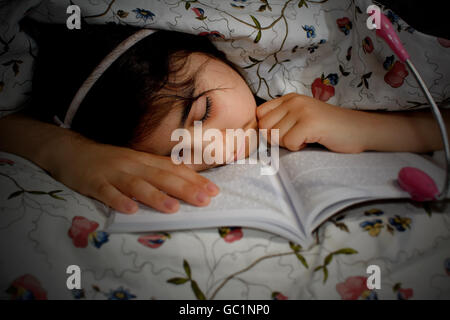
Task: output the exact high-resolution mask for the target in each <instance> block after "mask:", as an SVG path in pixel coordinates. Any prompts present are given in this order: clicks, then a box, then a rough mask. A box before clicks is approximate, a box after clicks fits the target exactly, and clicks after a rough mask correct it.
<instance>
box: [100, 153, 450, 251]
mask: <svg viewBox="0 0 450 320" xmlns="http://www.w3.org/2000/svg"><path fill="white" fill-rule="evenodd" d="M279 165H280V166H279V170H278V173H277V174H276V175H272V176H270V175H261V174H260V168H261V166H262V164H256V165H255V164H235V163H234V164H229V165H226V166H223V167H219V168H214V169H211V170H209V171H206V172H204V173H203V174H204V176H206V177H207V178H209V179H210V180H211V181H214V183H216V184H217V185H218V186H219V187H220V189H221V192H220V194H219V195H218V196H216V197H215V198H213V199H212V200H211V203H210V205H209V206H207V207H202V208H199V207H195V206H192V205H188V204H184V203H183V204H181V206H180V210H179V212H178V213H175V214H161V213H159V212H157V211H155V210H153V209H151V208H149V207H146V206H144V205H140V208H139V210H138V212H137V213H136V214H133V215H125V214H120V213H117V212H114V211H112V212H111V214H110V216H109V218H108V222H107V225H106V231H108V232H147V231H170V230H182V229H196V228H206V227H221V226H243V227H250V228H256V229H261V230H265V231H268V232H271V233H275V234H278V235H280V236H282V237H285V238H287V239H289V240H291V241H293V242H295V243H298V244H300V245H302V246H303V247H307V246H309V245H311V244H312V243H313V242H314V241H313V235H312V233H313V231H314V230H315V229H316V228H317V227H318V226H319V225H320V224H321V223H323V222H324V221H325V220H327V219H328V218H330V217H331V216H333V215H334V214H336V213H337V212H339V211H340V210H342V209H344V208H346V207H348V206H350V205H353V204H356V203H360V202H364V201H369V200H377V199H396V198H410V196H409V194H408V193H406V192H405V191H403V190H402V189H401V188H400V187H399V186H398V185H397V174H398V172H399V171H400V169H401V168H403V167H406V166H411V167H416V168H419V169H421V170H423V171H425V172H426V173H427V174H428V175H430V176H431V178H433V179H434V181H435V182H436V184H437V186H438V188H439V189H441V188H442V184H443V181H444V170H443V169H442V168H440V167H438V166H437V165H436V164H434V163H433V162H431V161H430V160H427V159H426V158H424V157H423V156H420V155H417V154H412V153H382V152H364V153H361V154H340V153H334V152H330V151H327V150H324V149H320V148H307V149H304V150H302V151H300V152H288V151H286V150H284V149H280V163H279Z"/></svg>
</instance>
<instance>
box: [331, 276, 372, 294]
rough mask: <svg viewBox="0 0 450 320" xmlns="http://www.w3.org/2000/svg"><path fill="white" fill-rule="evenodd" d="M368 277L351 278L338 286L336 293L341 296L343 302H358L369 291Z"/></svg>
mask: <svg viewBox="0 0 450 320" xmlns="http://www.w3.org/2000/svg"><path fill="white" fill-rule="evenodd" d="M366 283H367V278H366V277H359V276H355V277H349V278H347V279H346V280H345V282H341V283H338V284H337V285H336V291H337V292H338V293H339V295H340V296H341V298H342V300H356V299H358V298H359V297H361V295H362V294H363V293H364V292H365V291H368V290H369V289H368V288H367V284H366Z"/></svg>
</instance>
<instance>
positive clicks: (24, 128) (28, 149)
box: [0, 113, 89, 174]
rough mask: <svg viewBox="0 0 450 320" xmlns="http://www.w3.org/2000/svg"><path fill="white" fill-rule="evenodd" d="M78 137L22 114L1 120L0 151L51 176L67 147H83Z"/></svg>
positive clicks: (66, 153)
mask: <svg viewBox="0 0 450 320" xmlns="http://www.w3.org/2000/svg"><path fill="white" fill-rule="evenodd" d="M86 142H89V140H88V139H86V138H84V137H82V136H81V135H80V134H78V133H76V132H74V131H72V130H67V129H63V128H60V127H58V126H56V125H52V124H48V123H45V122H42V121H39V120H35V119H33V118H31V117H29V116H28V115H26V114H24V113H16V114H12V115H9V116H6V117H4V118H1V119H0V150H1V151H6V152H10V153H14V154H17V155H19V156H22V157H24V158H27V159H29V160H30V161H32V162H34V163H36V164H37V165H38V166H40V167H41V168H43V169H44V170H46V171H48V172H50V173H51V174H53V173H54V170H55V168H56V167H57V164H58V163H61V161H63V160H64V157H70V155H69V154H68V150H69V148H68V147H69V146H70V145H72V146H73V144H74V143H86Z"/></svg>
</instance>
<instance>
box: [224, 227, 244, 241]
mask: <svg viewBox="0 0 450 320" xmlns="http://www.w3.org/2000/svg"><path fill="white" fill-rule="evenodd" d="M219 234H220V236H221V237H222V238H223V240H225V242H228V243H231V242H234V241H237V240H240V239H241V238H242V236H243V233H242V228H241V227H221V228H219Z"/></svg>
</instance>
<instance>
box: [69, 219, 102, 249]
mask: <svg viewBox="0 0 450 320" xmlns="http://www.w3.org/2000/svg"><path fill="white" fill-rule="evenodd" d="M97 228H98V223H97V222H95V221H90V220H88V219H86V218H85V217H80V216H76V217H74V218H73V219H72V226H71V227H70V229H69V237H71V238H72V241H73V244H74V246H75V247H77V248H86V247H87V245H88V242H89V234H91V233H92V232H94V231H95V230H96V229H97Z"/></svg>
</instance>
